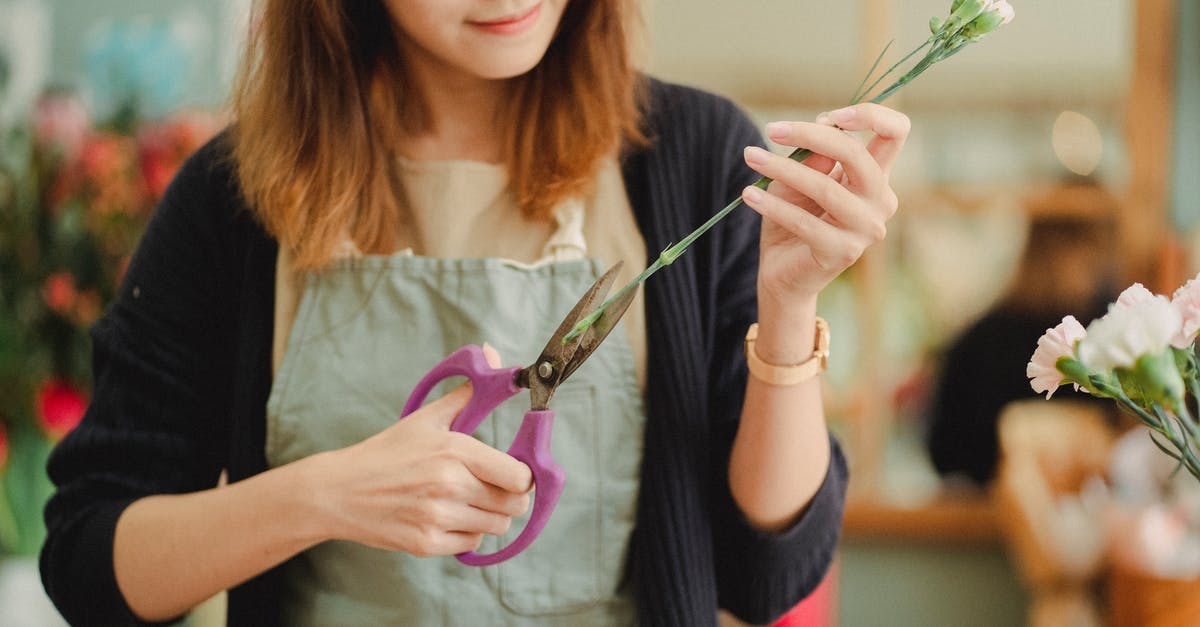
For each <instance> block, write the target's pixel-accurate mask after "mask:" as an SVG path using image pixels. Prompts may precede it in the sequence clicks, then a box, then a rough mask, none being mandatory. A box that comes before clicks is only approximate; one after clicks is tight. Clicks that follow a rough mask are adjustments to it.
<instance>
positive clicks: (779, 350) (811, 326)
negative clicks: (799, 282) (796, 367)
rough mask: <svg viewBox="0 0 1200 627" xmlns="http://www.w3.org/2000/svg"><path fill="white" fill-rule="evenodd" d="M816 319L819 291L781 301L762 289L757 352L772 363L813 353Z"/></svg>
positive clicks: (790, 360)
mask: <svg viewBox="0 0 1200 627" xmlns="http://www.w3.org/2000/svg"><path fill="white" fill-rule="evenodd" d="M816 321H817V296H816V294H813V295H811V296H803V297H793V298H790V299H788V300H783V301H781V300H780V299H777V298H774V297H772V296H770V295H768V294H765V293H764V292H763V290H760V291H759V297H758V339H757V340H756V341H755V351H756V352H757V353H758V356H759V357H761V358H762V359H763V360H764V361H766V362H769V363H774V364H794V363H800V362H802V361H804V360H805V359H808V357H810V356H811V355H812V352H813V340H814V339H815V335H816V334H815V328H816Z"/></svg>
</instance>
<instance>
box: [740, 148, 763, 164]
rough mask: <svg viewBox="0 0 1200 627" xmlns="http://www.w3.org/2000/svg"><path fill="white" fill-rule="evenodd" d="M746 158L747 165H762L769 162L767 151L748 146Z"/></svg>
mask: <svg viewBox="0 0 1200 627" xmlns="http://www.w3.org/2000/svg"><path fill="white" fill-rule="evenodd" d="M744 152H745V156H746V163H749V164H752V165H762V164H763V163H766V161H767V151H765V150H763V149H762V148H759V147H758V146H746V150H745V151H744Z"/></svg>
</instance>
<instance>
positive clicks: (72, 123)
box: [31, 91, 91, 161]
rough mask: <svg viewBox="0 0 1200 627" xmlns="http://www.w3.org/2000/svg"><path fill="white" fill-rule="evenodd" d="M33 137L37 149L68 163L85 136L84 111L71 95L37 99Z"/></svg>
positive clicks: (55, 93)
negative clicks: (55, 153)
mask: <svg viewBox="0 0 1200 627" xmlns="http://www.w3.org/2000/svg"><path fill="white" fill-rule="evenodd" d="M31 124H32V126H33V137H34V140H35V141H36V142H37V145H38V146H39V147H41V148H44V149H48V150H51V151H54V152H57V153H58V154H60V155H61V156H62V157H63V158H64V159H66V160H68V161H69V160H71V159H74V158H75V155H76V154H78V152H79V147H80V146H81V145H82V144H83V140H84V137H86V136H87V131H88V127H89V126H90V125H91V122H90V120H88V112H87V108H86V107H84V106H83V102H82V101H80V100H79V98H77V97H75V96H74V95H72V94H69V93H66V92H61V91H49V92H46V93H45V94H43V95H42V97H41V98H39V99H38V102H37V106H36V107H35V108H34V110H33V119H32V120H31Z"/></svg>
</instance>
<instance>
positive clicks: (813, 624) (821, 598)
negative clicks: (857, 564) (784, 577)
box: [771, 562, 838, 627]
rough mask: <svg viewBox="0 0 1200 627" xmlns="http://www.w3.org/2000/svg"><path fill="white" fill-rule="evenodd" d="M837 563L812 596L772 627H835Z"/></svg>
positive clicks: (789, 611) (798, 604)
mask: <svg viewBox="0 0 1200 627" xmlns="http://www.w3.org/2000/svg"><path fill="white" fill-rule="evenodd" d="M837 575H838V568H837V562H834V564H833V567H831V568H830V569H829V572H828V573H826V574H825V579H824V580H822V581H821V585H819V586H817V588H816V589H815V590H813V591H812V594H810V595H808V597H807V598H806V599H804V600H803V601H801V602H799V603H797V604H796V607H793V608H792V609H790V610H788V613H787V614H784V615H783V617H782V618H780V619H779V620H778V621H776V622H775V623H773V624H772V625H771V627H833V626H834V625H836V624H837Z"/></svg>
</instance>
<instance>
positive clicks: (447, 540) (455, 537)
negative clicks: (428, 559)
mask: <svg viewBox="0 0 1200 627" xmlns="http://www.w3.org/2000/svg"><path fill="white" fill-rule="evenodd" d="M432 544H433V547H431V548H432V549H433V550H430V551H429V552H428V553H429V556H434V555H458V554H459V553H466V552H467V551H475V550H478V549H479V545H481V544H483V534H479V533H467V532H462V531H446V532H442V533H440V534H438V535H437V537H436V538H434V539H433V540H432Z"/></svg>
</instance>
